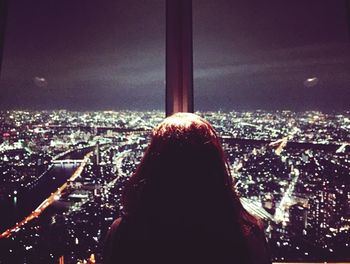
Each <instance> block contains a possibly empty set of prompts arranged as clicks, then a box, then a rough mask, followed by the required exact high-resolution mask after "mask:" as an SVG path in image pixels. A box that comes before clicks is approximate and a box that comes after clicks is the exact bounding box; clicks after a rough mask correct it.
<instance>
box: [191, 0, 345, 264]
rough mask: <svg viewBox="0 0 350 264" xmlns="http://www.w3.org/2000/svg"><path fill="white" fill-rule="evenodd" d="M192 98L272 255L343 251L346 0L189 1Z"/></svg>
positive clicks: (307, 257)
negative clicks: (215, 135) (213, 130)
mask: <svg viewBox="0 0 350 264" xmlns="http://www.w3.org/2000/svg"><path fill="white" fill-rule="evenodd" d="M193 10H194V29H193V30H194V77H195V79H194V104H195V110H196V111H200V113H201V114H202V115H203V116H204V117H206V118H207V119H208V120H209V121H210V122H212V123H213V124H214V125H215V126H216V129H217V130H218V131H220V134H221V136H222V140H223V143H224V145H225V148H226V152H227V155H228V158H229V161H230V163H231V169H232V174H233V175H234V176H235V178H236V188H237V190H238V191H239V192H240V194H241V196H242V202H243V204H244V206H245V207H246V209H247V210H248V211H250V212H251V213H253V214H256V215H258V216H259V217H261V218H262V219H263V220H264V224H265V231H266V235H267V238H268V240H269V244H270V247H271V249H272V253H273V258H274V261H278V262H300V261H302V262H323V261H332V262H333V261H335V262H337V261H349V260H350V254H349V249H350V240H349V237H350V236H349V233H350V230H349V221H350V218H349V217H350V214H349V201H350V200H349V197H350V189H349V186H350V185H349V177H348V176H349V162H350V156H349V155H350V154H349V144H348V142H349V139H350V136H349V135H350V134H349V128H350V119H349V118H350V112H349V110H350V108H349V106H350V105H349V100H348V97H349V92H348V87H349V85H350V56H349V55H350V46H349V41H350V39H349V28H348V19H349V16H348V14H347V12H346V10H347V9H346V4H345V1H322V3H321V2H319V1H307V2H305V1H269V2H268V3H266V2H258V1H254V3H252V1H226V0H219V1H210V0H208V1H201V0H194V1H193Z"/></svg>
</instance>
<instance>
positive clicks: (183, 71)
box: [166, 0, 193, 116]
mask: <svg viewBox="0 0 350 264" xmlns="http://www.w3.org/2000/svg"><path fill="white" fill-rule="evenodd" d="M176 112H193V52H192V0H167V1H166V115H167V116H169V115H171V114H173V113H176Z"/></svg>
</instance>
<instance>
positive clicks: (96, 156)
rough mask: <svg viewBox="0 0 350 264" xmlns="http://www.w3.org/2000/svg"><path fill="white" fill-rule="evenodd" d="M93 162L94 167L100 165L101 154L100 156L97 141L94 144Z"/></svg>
mask: <svg viewBox="0 0 350 264" xmlns="http://www.w3.org/2000/svg"><path fill="white" fill-rule="evenodd" d="M95 161H96V165H100V162H101V154H100V142H99V141H97V142H96V146H95Z"/></svg>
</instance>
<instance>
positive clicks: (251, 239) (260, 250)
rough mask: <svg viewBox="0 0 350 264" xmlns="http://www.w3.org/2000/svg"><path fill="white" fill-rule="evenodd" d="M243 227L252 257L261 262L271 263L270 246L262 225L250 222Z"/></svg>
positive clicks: (262, 263)
mask: <svg viewBox="0 0 350 264" xmlns="http://www.w3.org/2000/svg"><path fill="white" fill-rule="evenodd" d="M245 228H246V230H245V231H244V232H245V235H246V238H247V243H248V246H249V248H250V250H251V253H252V257H253V258H252V259H253V260H254V261H258V262H257V263H261V264H269V263H271V253H270V248H269V245H268V244H267V240H266V237H265V232H264V228H263V226H260V225H256V224H250V225H247V226H246V227H245Z"/></svg>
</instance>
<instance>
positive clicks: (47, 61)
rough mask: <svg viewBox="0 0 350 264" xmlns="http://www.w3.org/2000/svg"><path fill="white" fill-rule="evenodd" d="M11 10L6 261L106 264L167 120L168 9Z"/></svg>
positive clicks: (4, 98) (1, 150)
mask: <svg viewBox="0 0 350 264" xmlns="http://www.w3.org/2000/svg"><path fill="white" fill-rule="evenodd" d="M8 2H9V5H8V13H7V18H8V19H7V22H6V33H5V43H4V51H3V55H4V56H3V62H2V72H1V79H0V93H1V96H0V175H1V177H0V208H1V210H2V217H1V219H0V236H1V238H0V262H1V263H58V262H59V261H62V262H63V261H65V262H66V263H77V262H79V263H83V262H84V261H88V260H89V261H90V262H89V263H95V262H94V261H96V262H97V263H100V262H101V246H102V240H103V239H104V237H105V234H106V231H107V229H108V227H109V226H110V225H111V223H112V222H113V219H115V218H116V217H117V216H118V214H119V212H120V203H119V202H120V197H119V196H120V188H121V186H122V185H123V182H125V181H126V179H127V178H128V177H129V176H130V175H131V173H132V171H133V170H134V168H135V166H136V165H137V163H138V161H139V158H140V156H141V153H142V152H143V148H144V147H145V144H146V143H147V141H148V134H149V131H150V129H151V128H152V127H153V126H154V125H155V124H157V123H159V121H160V120H161V119H162V118H163V117H164V102H165V86H164V83H165V81H164V76H165V74H164V71H165V55H164V53H165V49H164V47H165V43H164V39H165V23H164V21H165V17H164V13H165V12H164V10H165V3H164V1H160V0H151V1H149V0H147V1H146V0H143V1H140V0H131V1H130V0H127V1H101V2H100V1H99V2H97V1H91V0H84V1H82V0H77V1H65V0H60V1H56V0H49V1H47V0H37V1H30V2H27V1H8ZM62 262H60V263H62ZM84 263H86V262H84Z"/></svg>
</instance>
